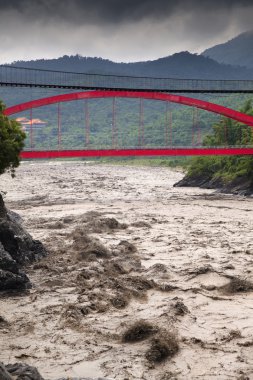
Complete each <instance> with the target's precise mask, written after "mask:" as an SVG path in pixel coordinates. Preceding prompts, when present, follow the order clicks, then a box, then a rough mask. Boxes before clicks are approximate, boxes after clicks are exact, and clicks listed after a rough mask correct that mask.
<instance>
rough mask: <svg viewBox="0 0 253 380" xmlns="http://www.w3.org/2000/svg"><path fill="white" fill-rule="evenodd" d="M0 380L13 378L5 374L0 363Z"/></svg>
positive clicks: (4, 369)
mask: <svg viewBox="0 0 253 380" xmlns="http://www.w3.org/2000/svg"><path fill="white" fill-rule="evenodd" d="M0 379H1V380H13V377H11V375H10V374H9V373H8V372H7V370H6V368H5V366H4V365H3V363H0Z"/></svg>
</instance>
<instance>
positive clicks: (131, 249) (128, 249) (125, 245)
mask: <svg viewBox="0 0 253 380" xmlns="http://www.w3.org/2000/svg"><path fill="white" fill-rule="evenodd" d="M117 248H118V249H119V250H120V252H121V253H126V254H129V253H130V254H131V253H135V252H137V248H136V246H135V245H134V244H132V243H130V242H129V241H127V240H121V242H120V243H119V244H118V247H117Z"/></svg>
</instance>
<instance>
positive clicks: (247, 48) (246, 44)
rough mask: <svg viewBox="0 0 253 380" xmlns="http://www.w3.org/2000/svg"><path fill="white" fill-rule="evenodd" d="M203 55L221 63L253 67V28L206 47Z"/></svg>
mask: <svg viewBox="0 0 253 380" xmlns="http://www.w3.org/2000/svg"><path fill="white" fill-rule="evenodd" d="M202 55H203V56H205V57H209V58H211V59H214V60H215V61H217V62H219V63H224V64H229V65H234V66H241V67H247V68H249V69H253V30H251V31H248V32H245V33H241V34H239V35H238V36H237V37H235V38H233V39H231V40H229V41H227V42H225V43H223V44H219V45H216V46H213V47H211V48H209V49H206V50H205V51H204V52H203V53H202Z"/></svg>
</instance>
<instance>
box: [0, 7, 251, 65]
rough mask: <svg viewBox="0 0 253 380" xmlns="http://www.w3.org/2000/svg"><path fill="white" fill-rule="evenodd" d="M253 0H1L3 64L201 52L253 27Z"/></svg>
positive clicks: (129, 58)
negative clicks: (75, 56)
mask: <svg viewBox="0 0 253 380" xmlns="http://www.w3.org/2000/svg"><path fill="white" fill-rule="evenodd" d="M252 17H253V1H252V0H218V1H217V0H212V1H210V0H0V63H4V62H11V61H14V60H19V59H32V58H34V59H35V58H53V57H58V56H60V55H64V54H69V55H71V54H77V53H79V54H81V55H84V56H100V57H104V58H109V59H112V60H116V61H136V60H146V59H155V58H158V57H162V56H166V55H170V54H173V53H175V52H179V51H182V50H189V51H191V52H201V51H203V50H204V49H206V48H207V47H210V46H212V45H214V44H217V43H222V42H225V41H227V40H228V39H230V38H232V37H234V36H235V35H237V34H239V33H240V32H244V31H246V30H250V29H252Z"/></svg>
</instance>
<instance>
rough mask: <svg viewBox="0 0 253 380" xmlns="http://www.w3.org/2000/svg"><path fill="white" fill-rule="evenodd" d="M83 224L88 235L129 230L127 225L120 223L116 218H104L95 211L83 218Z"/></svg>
mask: <svg viewBox="0 0 253 380" xmlns="http://www.w3.org/2000/svg"><path fill="white" fill-rule="evenodd" d="M81 224H82V226H83V228H84V229H85V231H86V232H87V233H91V232H92V233H102V232H108V233H109V232H112V231H115V230H122V229H126V228H127V224H125V223H120V222H119V221H118V220H117V219H115V218H104V217H102V216H101V214H99V213H98V212H95V211H90V212H88V213H87V214H86V215H85V216H83V217H82V218H81Z"/></svg>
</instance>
